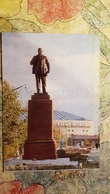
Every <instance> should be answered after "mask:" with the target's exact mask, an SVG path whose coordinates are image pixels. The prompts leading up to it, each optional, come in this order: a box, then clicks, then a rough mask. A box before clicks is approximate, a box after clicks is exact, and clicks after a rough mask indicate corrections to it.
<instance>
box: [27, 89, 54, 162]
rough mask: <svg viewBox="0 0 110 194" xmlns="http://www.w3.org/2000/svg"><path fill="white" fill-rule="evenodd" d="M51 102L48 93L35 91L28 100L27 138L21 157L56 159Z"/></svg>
mask: <svg viewBox="0 0 110 194" xmlns="http://www.w3.org/2000/svg"><path fill="white" fill-rule="evenodd" d="M52 129H53V102H52V100H50V96H49V95H48V94H44V93H41V94H37V93H35V94H34V95H33V96H32V97H31V100H29V101H28V139H27V140H26V142H25V145H24V157H23V159H26V160H29V159H31V160H32V159H33V158H35V159H37V160H44V159H56V158H57V153H56V145H55V141H54V140H53V137H52V136H53V135H52V131H53V130H52Z"/></svg>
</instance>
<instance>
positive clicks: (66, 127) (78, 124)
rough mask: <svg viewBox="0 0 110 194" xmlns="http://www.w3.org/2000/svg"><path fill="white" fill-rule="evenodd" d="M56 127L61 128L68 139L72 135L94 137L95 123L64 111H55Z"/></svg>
mask: <svg viewBox="0 0 110 194" xmlns="http://www.w3.org/2000/svg"><path fill="white" fill-rule="evenodd" d="M54 127H56V128H60V130H61V132H62V133H63V134H64V135H65V136H66V137H67V139H68V138H69V137H71V135H72V134H73V135H89V136H91V135H94V122H93V121H90V120H86V119H85V118H82V117H78V116H75V115H72V114H70V113H66V112H63V111H54Z"/></svg>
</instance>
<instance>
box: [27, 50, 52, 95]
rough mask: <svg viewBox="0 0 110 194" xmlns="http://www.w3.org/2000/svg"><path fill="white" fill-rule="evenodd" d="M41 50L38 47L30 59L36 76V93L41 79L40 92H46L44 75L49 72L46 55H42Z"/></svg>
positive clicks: (38, 91)
mask: <svg viewBox="0 0 110 194" xmlns="http://www.w3.org/2000/svg"><path fill="white" fill-rule="evenodd" d="M42 52H43V50H42V49H41V48H39V49H38V55H36V56H34V57H33V58H32V60H31V61H30V65H33V70H32V71H33V72H32V73H33V74H35V78H36V87H37V93H40V92H41V91H40V80H41V81H42V92H43V93H46V76H47V74H48V73H49V72H50V64H49V62H48V59H47V57H46V56H44V55H42Z"/></svg>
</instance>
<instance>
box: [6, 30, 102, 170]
mask: <svg viewBox="0 0 110 194" xmlns="http://www.w3.org/2000/svg"><path fill="white" fill-rule="evenodd" d="M99 55H100V42H99V39H98V38H97V37H96V36H94V35H77V34H74V35H73V34H68V35H67V34H63V35H61V34H34V33H2V76H3V91H4V92H3V107H4V108H3V111H4V113H3V114H4V116H3V126H4V128H3V130H4V132H3V135H4V136H3V141H4V164H5V166H6V167H7V168H8V166H9V162H7V161H8V159H9V158H14V159H13V160H12V164H13V165H15V169H16V165H17V162H20V163H21V164H22V165H24V164H25V165H30V163H32V162H30V161H34V164H35V165H37V169H38V170H39V169H44V170H45V169H46V167H45V165H48V164H49V165H50V169H53V166H54V168H55V169H56V168H58V166H60V167H61V168H65V167H64V166H66V168H83V167H86V166H87V165H88V163H89V162H90V164H89V165H90V166H91V165H94V167H99V149H100V138H99V125H100V113H99V96H100V91H99V85H100V83H99V73H100V67H99ZM9 94H10V95H9ZM13 96H15V99H16V100H15V101H16V103H15V101H14V105H13V98H14V97H13ZM9 97H10V100H9V101H7V99H8V98H9ZM10 103H11V105H13V106H12V107H13V110H14V107H16V109H15V110H14V114H13V111H12V112H11V108H10V106H9V105H10ZM18 112H19V114H18ZM16 115H17V116H16ZM7 134H8V135H7ZM9 148H10V149H9ZM94 153H95V157H94ZM91 161H92V162H91ZM56 166H57V167H56ZM62 166H63V167H62ZM41 167H42V168H41ZM60 167H59V168H60Z"/></svg>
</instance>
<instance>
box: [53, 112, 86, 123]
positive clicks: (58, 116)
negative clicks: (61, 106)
mask: <svg viewBox="0 0 110 194" xmlns="http://www.w3.org/2000/svg"><path fill="white" fill-rule="evenodd" d="M54 120H79V121H85V120H87V119H85V118H83V117H79V116H76V115H73V114H71V113H67V112H64V111H58V110H54Z"/></svg>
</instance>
